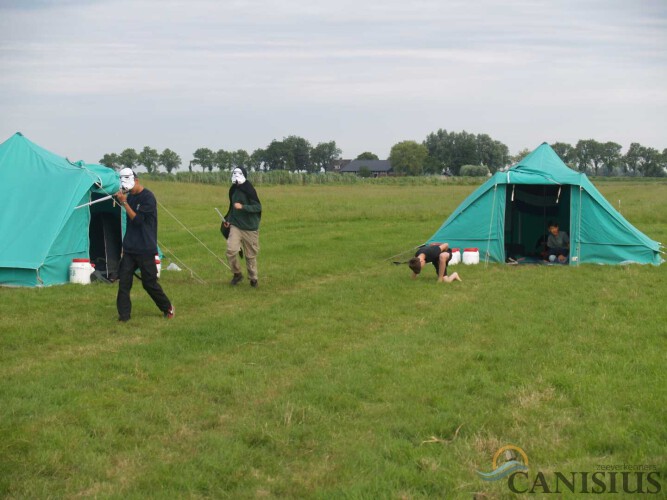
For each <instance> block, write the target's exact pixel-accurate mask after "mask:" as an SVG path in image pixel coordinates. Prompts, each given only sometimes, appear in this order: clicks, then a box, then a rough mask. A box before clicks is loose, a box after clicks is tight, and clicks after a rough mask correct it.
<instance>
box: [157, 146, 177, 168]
mask: <svg viewBox="0 0 667 500" xmlns="http://www.w3.org/2000/svg"><path fill="white" fill-rule="evenodd" d="M159 162H160V165H162V166H163V167H164V168H165V169H166V170H167V172H168V173H171V172H172V170H178V168H179V167H180V166H181V157H180V156H178V155H177V154H176V153H175V152H174V151H172V150H171V149H168V148H167V149H165V150H164V151H162V153H160V160H159Z"/></svg>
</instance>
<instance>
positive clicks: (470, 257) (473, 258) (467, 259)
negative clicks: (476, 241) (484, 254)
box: [463, 248, 479, 265]
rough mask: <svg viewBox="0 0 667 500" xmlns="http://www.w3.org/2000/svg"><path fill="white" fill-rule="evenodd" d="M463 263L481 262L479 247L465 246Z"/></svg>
mask: <svg viewBox="0 0 667 500" xmlns="http://www.w3.org/2000/svg"><path fill="white" fill-rule="evenodd" d="M463 263H464V264H466V265H470V264H479V249H478V248H465V249H464V250H463Z"/></svg>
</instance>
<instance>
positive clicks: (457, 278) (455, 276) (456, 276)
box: [442, 273, 463, 283]
mask: <svg viewBox="0 0 667 500" xmlns="http://www.w3.org/2000/svg"><path fill="white" fill-rule="evenodd" d="M442 281H443V282H444V283H451V282H452V281H463V280H462V279H461V276H459V273H452V274H451V276H445V277H443V279H442Z"/></svg>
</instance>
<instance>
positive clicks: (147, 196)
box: [123, 188, 157, 255]
mask: <svg viewBox="0 0 667 500" xmlns="http://www.w3.org/2000/svg"><path fill="white" fill-rule="evenodd" d="M127 203H128V204H129V205H130V208H132V210H134V212H135V213H136V214H137V215H136V216H135V217H134V219H130V218H129V217H127V215H126V219H125V220H126V221H127V224H126V226H125V237H124V238H123V250H124V251H125V252H127V253H133V254H140V255H145V254H156V253H157V200H156V199H155V195H154V194H153V193H152V192H151V191H149V190H148V189H146V188H144V189H143V190H142V191H141V192H140V193H138V194H129V195H128V196H127Z"/></svg>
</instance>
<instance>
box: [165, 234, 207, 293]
mask: <svg viewBox="0 0 667 500" xmlns="http://www.w3.org/2000/svg"><path fill="white" fill-rule="evenodd" d="M158 245H160V246H161V247H162V248H164V249H165V251H167V252H168V253H169V254H171V255H172V257H173V258H174V260H176V261H178V262H179V263H180V264H181V265H182V266H183V267H184V268H185V269H187V270H188V271H190V276H191V277H192V278H194V279H196V280H197V281H199V283H201V284H202V285H206V284H207V283H206V281H204V280H203V279H202V278H201V277H199V276H198V275H197V273H195V272H194V271H193V270H192V269H191V268H190V267H188V265H187V264H185V262H183V261H182V260H181V259H179V258H178V257H176V254H175V253H174V252H172V251H171V250H169V249H168V248H167V247H166V246H165V245H164V244H163V243H162V242H161V241H158Z"/></svg>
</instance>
